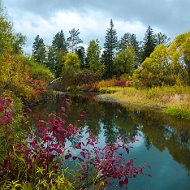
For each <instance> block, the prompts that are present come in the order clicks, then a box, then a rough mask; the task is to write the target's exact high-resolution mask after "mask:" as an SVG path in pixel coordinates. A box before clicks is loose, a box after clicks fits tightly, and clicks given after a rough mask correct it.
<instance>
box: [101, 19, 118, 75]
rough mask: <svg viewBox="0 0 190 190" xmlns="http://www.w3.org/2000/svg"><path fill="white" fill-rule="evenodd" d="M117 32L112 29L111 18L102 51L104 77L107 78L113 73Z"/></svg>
mask: <svg viewBox="0 0 190 190" xmlns="http://www.w3.org/2000/svg"><path fill="white" fill-rule="evenodd" d="M117 46H118V44H117V32H116V30H115V29H114V24H113V21H112V19H111V20H110V28H108V29H107V31H106V36H105V43H104V52H103V55H102V61H103V63H104V65H105V77H106V78H109V77H111V76H113V75H114V61H113V60H114V57H115V54H116V53H115V52H116V48H117Z"/></svg>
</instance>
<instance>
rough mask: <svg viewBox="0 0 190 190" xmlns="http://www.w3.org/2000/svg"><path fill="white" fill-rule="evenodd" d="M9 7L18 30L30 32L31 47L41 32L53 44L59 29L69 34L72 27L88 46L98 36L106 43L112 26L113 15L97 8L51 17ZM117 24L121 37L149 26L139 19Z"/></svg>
mask: <svg viewBox="0 0 190 190" xmlns="http://www.w3.org/2000/svg"><path fill="white" fill-rule="evenodd" d="M9 11H10V13H11V15H12V18H13V21H14V28H15V30H16V31H17V32H22V33H23V34H24V35H26V36H27V38H28V46H30V47H31V46H32V43H33V41H34V38H35V37H36V35H40V37H42V38H43V39H44V40H45V43H47V44H49V45H50V44H51V42H52V39H53V37H54V35H55V34H56V33H57V32H59V31H60V30H62V29H63V31H64V34H65V37H66V38H67V37H68V36H69V31H70V30H71V29H72V28H76V29H79V31H80V32H81V33H80V37H81V38H82V40H83V41H84V46H87V45H88V43H89V41H90V40H94V39H99V40H100V42H101V45H102V46H103V42H104V37H105V34H106V29H107V28H108V27H109V23H110V17H111V15H105V14H103V13H101V12H93V11H91V12H89V13H86V14H79V13H77V12H70V11H67V12H66V11H64V12H63V11H59V12H57V13H55V14H53V15H52V16H51V17H50V18H49V19H45V18H43V17H41V16H40V15H35V14H33V13H28V12H25V14H22V15H21V14H18V13H17V12H15V11H14V10H11V9H10V10H9ZM114 24H115V28H116V29H117V33H118V36H119V37H121V36H122V35H123V34H124V33H126V32H130V33H135V34H137V35H139V36H141V37H142V36H143V35H144V33H145V30H146V26H144V25H143V24H142V23H140V22H138V21H135V22H126V21H120V20H116V21H114Z"/></svg>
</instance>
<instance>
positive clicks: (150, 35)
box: [141, 26, 156, 62]
mask: <svg viewBox="0 0 190 190" xmlns="http://www.w3.org/2000/svg"><path fill="white" fill-rule="evenodd" d="M155 47H156V39H155V35H154V32H153V29H152V28H151V27H150V26H149V27H148V29H147V31H146V33H145V37H144V41H143V50H142V57H141V61H142V62H143V61H144V60H145V59H146V58H147V57H149V56H150V54H151V53H152V52H153V51H154V48H155Z"/></svg>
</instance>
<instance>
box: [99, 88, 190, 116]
mask: <svg viewBox="0 0 190 190" xmlns="http://www.w3.org/2000/svg"><path fill="white" fill-rule="evenodd" d="M101 92H103V93H108V94H106V95H104V97H106V98H112V99H115V100H118V101H120V102H121V103H122V104H127V103H134V104H141V105H143V106H147V105H148V106H152V107H160V108H166V109H164V112H165V113H166V114H168V115H171V116H174V117H177V118H184V119H190V87H183V86H174V87H168V86H164V87H154V88H146V89H145V88H144V89H136V88H134V87H125V88H122V87H107V88H102V89H101Z"/></svg>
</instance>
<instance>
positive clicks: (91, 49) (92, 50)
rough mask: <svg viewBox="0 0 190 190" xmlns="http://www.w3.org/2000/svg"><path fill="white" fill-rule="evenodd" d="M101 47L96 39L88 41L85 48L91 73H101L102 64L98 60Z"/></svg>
mask: <svg viewBox="0 0 190 190" xmlns="http://www.w3.org/2000/svg"><path fill="white" fill-rule="evenodd" d="M100 53H101V48H100V45H99V41H98V40H92V41H90V42H89V46H88V48H87V61H88V65H89V69H90V71H91V72H93V73H98V74H100V75H102V74H103V69H104V68H103V65H102V64H101V62H100Z"/></svg>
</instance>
